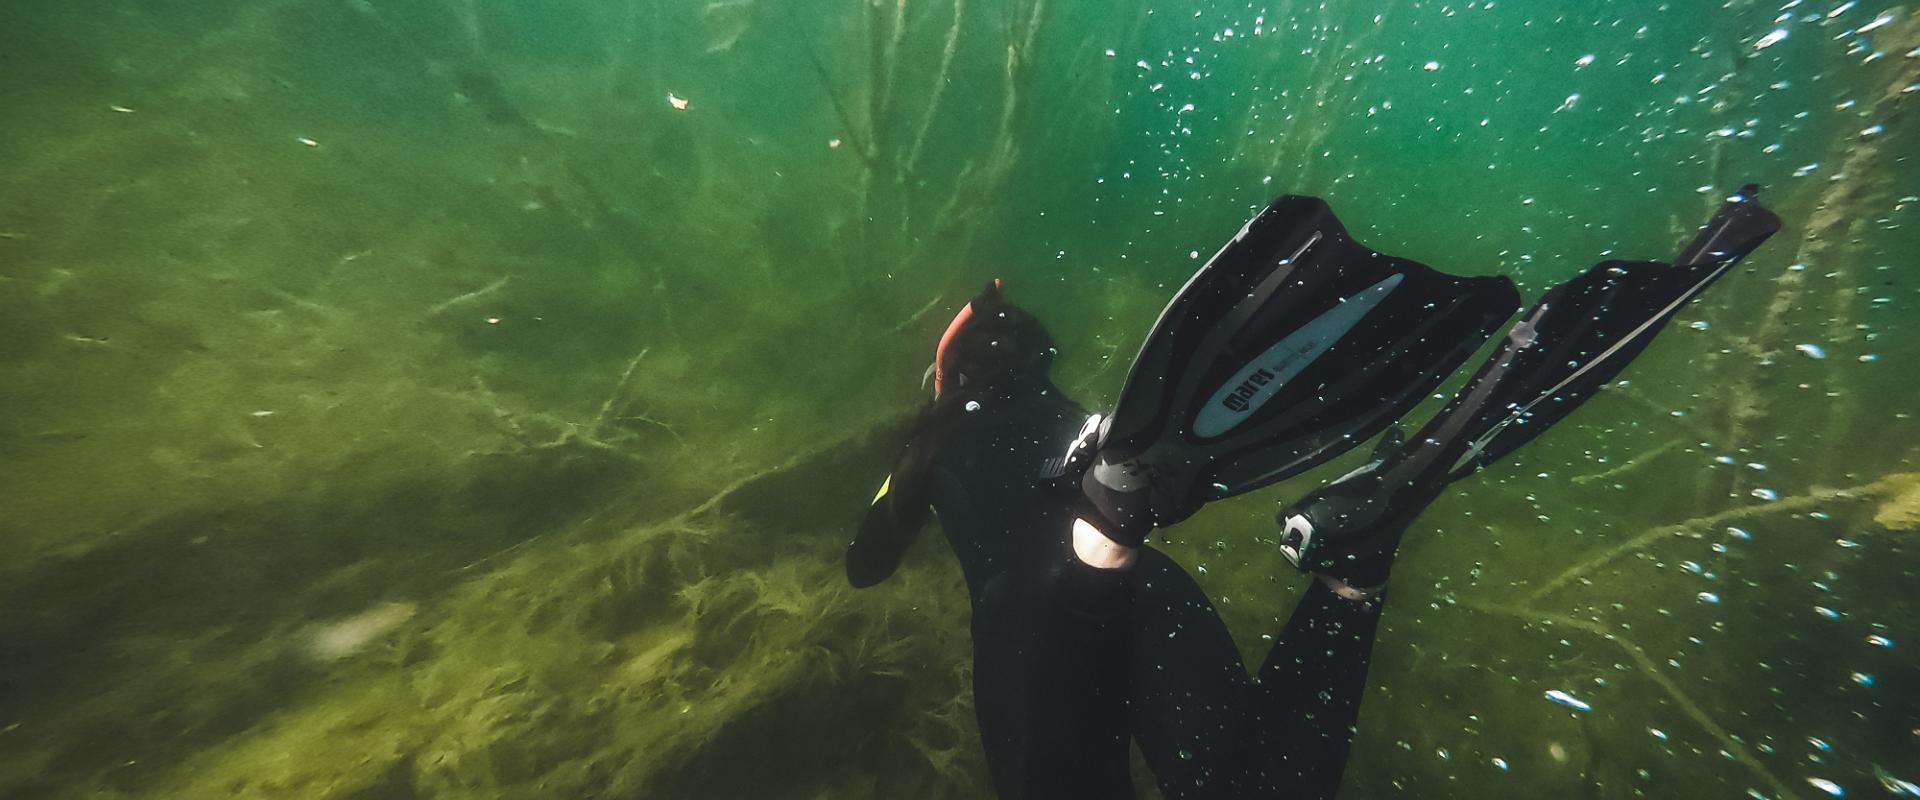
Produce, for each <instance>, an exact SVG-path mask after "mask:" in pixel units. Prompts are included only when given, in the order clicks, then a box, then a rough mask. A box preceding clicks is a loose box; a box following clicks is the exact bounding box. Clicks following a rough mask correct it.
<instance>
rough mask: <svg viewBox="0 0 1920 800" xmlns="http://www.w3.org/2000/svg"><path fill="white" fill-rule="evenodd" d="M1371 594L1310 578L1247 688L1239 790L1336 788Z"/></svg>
mask: <svg viewBox="0 0 1920 800" xmlns="http://www.w3.org/2000/svg"><path fill="white" fill-rule="evenodd" d="M1381 603H1382V601H1381V600H1379V599H1376V600H1370V601H1366V602H1356V601H1352V600H1346V599H1342V598H1341V597H1340V596H1338V595H1336V594H1334V593H1333V590H1331V589H1328V588H1327V587H1326V586H1325V585H1323V584H1321V583H1320V581H1318V580H1315V581H1313V583H1312V584H1311V585H1310V586H1309V587H1308V589H1307V593H1306V595H1305V596H1304V597H1302V598H1301V599H1300V604H1299V605H1298V606H1296V607H1295V608H1294V611H1293V616H1292V617H1291V618H1290V619H1288V620H1287V627H1286V630H1285V631H1284V632H1283V633H1282V634H1281V635H1280V639H1279V641H1278V642H1276V643H1275V644H1274V646H1273V649H1272V650H1270V651H1268V653H1267V661H1266V663H1265V664H1264V665H1262V666H1261V668H1260V675H1259V679H1258V681H1257V682H1256V684H1255V685H1254V687H1253V689H1252V691H1251V697H1250V703H1249V706H1248V710H1249V713H1250V714H1251V716H1250V718H1249V720H1248V722H1247V732H1246V735H1244V736H1243V737H1242V738H1241V742H1240V744H1241V746H1242V747H1243V748H1245V749H1244V750H1243V755H1242V763H1243V764H1244V765H1245V769H1244V773H1243V774H1242V775H1241V776H1240V778H1239V787H1238V788H1239V791H1238V792H1237V793H1236V795H1237V796H1239V797H1246V798H1256V797H1288V798H1301V800H1312V799H1313V798H1331V797H1333V796H1334V794H1335V793H1336V792H1337V791H1339V789H1340V775H1341V773H1342V772H1344V771H1345V770H1346V765H1347V755H1348V752H1349V751H1350V750H1351V749H1352V746H1353V733H1354V725H1355V723H1357V722H1358V721H1359V718H1360V698H1361V696H1362V695H1363V694H1365V692H1366V684H1367V665H1368V663H1369V662H1370V661H1371V659H1372V656H1373V639H1374V635H1375V633H1377V632H1378V630H1379V627H1380V613H1381Z"/></svg>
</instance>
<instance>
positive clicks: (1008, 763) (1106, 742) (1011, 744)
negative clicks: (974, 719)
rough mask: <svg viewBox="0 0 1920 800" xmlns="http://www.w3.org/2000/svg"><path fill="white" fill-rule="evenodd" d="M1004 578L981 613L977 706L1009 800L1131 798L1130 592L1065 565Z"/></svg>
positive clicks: (998, 787)
mask: <svg viewBox="0 0 1920 800" xmlns="http://www.w3.org/2000/svg"><path fill="white" fill-rule="evenodd" d="M1033 566H1034V567H1035V569H1033V570H1032V571H1022V572H1018V573H1016V572H1008V573H1002V574H1001V575H998V576H996V578H995V580H993V581H991V582H990V584H989V586H988V587H987V591H985V592H983V593H982V597H981V599H980V602H978V603H976V605H975V608H974V626H973V631H974V697H975V703H976V710H977V711H978V714H979V720H980V732H981V738H982V739H983V740H984V744H985V745H986V751H987V757H988V762H989V767H990V768H991V770H992V772H993V778H994V789H995V791H996V792H997V793H998V794H999V796H1000V797H1001V798H1002V799H1003V800H1017V799H1019V798H1029V799H1031V800H1052V798H1065V799H1066V800H1073V799H1074V798H1101V799H1102V800H1105V799H1106V798H1113V800H1128V799H1129V798H1132V797H1133V784H1132V778H1131V776H1130V774H1129V769H1128V753H1129V751H1128V733H1129V725H1128V721H1129V720H1128V709H1129V699H1130V698H1131V696H1132V689H1131V679H1132V674H1131V670H1130V666H1131V664H1132V650H1133V641H1134V636H1133V628H1132V624H1131V618H1132V613H1131V595H1132V592H1131V589H1130V587H1129V586H1128V582H1127V576H1126V574H1125V573H1106V572H1105V571H1102V570H1095V569H1094V568H1092V567H1089V566H1086V565H1085V564H1080V563H1078V562H1075V561H1070V560H1068V559H1064V558H1063V559H1061V560H1058V561H1054V562H1053V563H1051V564H1047V565H1033Z"/></svg>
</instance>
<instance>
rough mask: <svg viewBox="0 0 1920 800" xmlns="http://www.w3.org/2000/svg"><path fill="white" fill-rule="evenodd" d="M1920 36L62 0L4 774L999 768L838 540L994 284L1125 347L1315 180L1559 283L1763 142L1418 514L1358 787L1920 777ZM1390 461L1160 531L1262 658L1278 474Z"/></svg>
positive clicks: (995, 2) (1811, 22)
mask: <svg viewBox="0 0 1920 800" xmlns="http://www.w3.org/2000/svg"><path fill="white" fill-rule="evenodd" d="M1916 47H1920V10H1916V9H1915V8H1913V7H1912V6H1911V5H1908V6H1893V7H1887V6H1884V5H1861V4H1855V3H1844V4H1843V3H1841V2H1839V0H1826V2H1821V3H1803V2H1800V1H1799V0H1792V2H1787V3H1785V7H1784V8H1783V7H1782V5H1781V4H1780V3H1771V4H1761V3H1750V2H1742V0H1733V2H1729V3H1726V4H1724V5H1722V4H1717V3H1715V4H1692V3H1682V2H1671V1H1669V2H1649V1H1646V0H1640V1H1636V2H1622V3H1606V4H1597V3H1528V2H1516V1H1511V0H1510V1H1508V2H1498V3H1495V2H1478V1H1476V0H1469V1H1468V2H1461V3H1443V2H1394V3H1368V4H1361V3H1345V4H1331V3H1330V4H1320V3H1314V2H1290V1H1289V0H1282V1H1281V2H1273V3H1267V4H1264V5H1263V4H1260V3H1252V4H1245V3H1218V4H1206V3H1180V4H1175V3H1150V4H1141V3H1126V2H1068V1H1067V0H1025V1H1016V0H936V1H935V2H929V3H920V2H904V0H903V1H902V2H899V3H855V2H834V3H828V2H821V1H818V0H808V1H806V2H775V0H720V1H719V2H712V3H704V2H692V3H661V2H648V3H642V2H617V1H616V0H581V1H580V2H574V3H565V4H561V3H547V2H531V1H530V0H420V1H419V2H394V1H393V0H344V1H341V2H333V1H331V0H265V1H264V2H226V1H224V0H202V2H197V3H155V2H138V1H136V0H111V1H109V2H100V3H84V4H83V3H59V2H48V1H47V0H15V2H12V3H9V4H7V6H6V7H5V8H4V9H0V453H3V454H4V461H5V468H4V470H0V555H3V557H0V795H4V796H6V797H20V798H32V797H82V796H85V797H181V798H203V797H227V796H233V797H286V798H320V797H327V798H366V799H369V800H370V799H372V798H415V797H417V798H440V797H527V798H551V797H594V796H597V797H715V798H722V797H748V796H771V797H807V798H812V797H874V798H897V797H928V798H933V797H979V796H982V795H984V794H985V793H986V792H987V791H988V790H987V788H986V782H985V778H984V766H983V764H982V762H981V759H980V755H979V749H978V745H977V743H976V741H975V740H974V736H975V732H974V730H973V722H972V707H971V699H970V697H969V694H968V691H967V689H966V686H967V684H966V680H967V675H968V672H967V670H968V667H967V639H966V632H965V627H964V626H965V620H966V613H967V612H966V602H965V594H964V589H963V587H962V585H961V583H960V580H959V577H958V573H957V570H956V569H955V566H954V564H953V562H952V559H951V557H950V556H949V555H948V554H947V553H946V552H945V551H944V548H942V547H940V546H939V543H938V541H937V539H929V540H926V541H923V542H922V543H921V545H920V547H919V548H918V550H917V551H916V552H915V553H914V554H913V555H912V557H911V558H910V560H909V563H908V565H907V567H906V568H905V570H904V571H903V573H902V574H901V575H899V576H897V577H896V578H895V580H893V581H892V582H890V583H888V584H886V585H884V586H883V587H880V588H877V589H873V590H868V591H864V592H857V593H856V592H854V591H852V590H849V589H847V588H846V587H845V586H844V585H843V581H842V579H841V576H840V566H839V562H838V559H839V551H840V548H841V547H842V546H843V545H844V542H845V540H846V539H847V538H848V537H849V535H850V532H851V524H852V522H853V521H854V520H855V519H856V517H857V515H858V513H859V510H860V508H861V506H862V505H863V504H864V501H865V499H866V495H867V493H869V492H870V491H871V490H872V482H873V480H874V479H877V478H878V477H879V474H880V472H881V471H882V470H883V469H884V465H885V464H886V459H887V457H888V452H889V450H890V449H891V447H892V442H893V439H892V436H893V435H894V433H893V432H894V431H895V430H896V429H897V426H898V425H899V423H900V421H901V420H902V419H903V415H904V414H905V413H907V412H908V411H909V410H910V409H911V408H912V406H913V404H914V402H915V401H916V398H917V391H918V390H917V382H918V376H919V374H920V370H921V368H922V367H923V366H924V364H925V362H926V359H927V357H928V353H929V352H930V350H931V345H932V342H933V339H934V337H935V336H936V335H937V333H938V330H939V327H940V326H941V325H942V324H943V323H944V321H945V319H946V318H947V317H948V316H949V314H950V313H951V311H952V310H953V309H954V308H955V307H957V306H958V305H959V304H960V303H961V302H963V301H964V299H965V298H966V297H967V296H968V295H969V294H970V293H971V290H972V289H973V288H974V287H976V286H977V285H978V284H979V283H980V282H981V281H982V280H983V279H985V278H986V277H988V276H992V275H998V276H1003V277H1005V278H1006V279H1007V280H1008V281H1009V285H1010V287H1011V288H1012V291H1013V292H1014V295H1015V297H1016V299H1017V300H1019V301H1020V302H1021V303H1023V304H1024V305H1026V306H1028V307H1031V308H1034V309H1036V310H1037V311H1038V312H1039V313H1040V314H1041V315H1042V316H1043V317H1044V318H1045V319H1046V320H1047V321H1048V322H1049V324H1050V325H1051V326H1052V327H1053V329H1054V332H1055V335H1056V337H1057V338H1058V339H1059V340H1060V343H1061V350H1062V359H1061V366H1060V378H1061V380H1062V385H1063V386H1065V387H1067V388H1069V389H1070V390H1071V391H1072V392H1073V393H1074V394H1075V396H1077V397H1080V398H1082V399H1083V400H1085V401H1086V402H1089V403H1092V404H1098V403H1099V402H1101V401H1102V400H1103V399H1107V398H1111V397H1112V395H1113V393H1114V392H1115V391H1116V390H1117V388H1118V384H1119V382H1120V380H1121V378H1122V376H1123V375H1124V372H1125V362H1126V360H1127V359H1128V357H1129V356H1130V355H1131V353H1132V352H1133V349H1134V348H1135V347H1136V346H1137V345H1138V342H1139V337H1140V336H1141V335H1142V334H1143V333H1144V331H1145V329H1146V327H1147V324H1148V321H1149V320H1150V319H1151V317H1152V315H1153V313H1154V312H1155V311H1156V310H1157V308H1158V306H1159V304H1160V303H1162V302H1164V300H1165V298H1166V297H1167V296H1168V294H1169V293H1170V292H1171V290H1172V288H1173V287H1175V286H1177V285H1178V283H1179V281H1181V280H1182V279H1184V277H1185V276H1186V275H1187V274H1188V273H1189V272H1190V271H1191V270H1192V269H1193V268H1194V267H1196V266H1197V265H1198V263H1199V261H1198V259H1199V258H1203V257H1204V256H1205V255H1206V254H1208V253H1211V252H1212V251H1213V249H1214V248H1215V247H1217V246H1218V245H1219V243H1220V242H1222V241H1223V240H1224V238H1225V237H1226V236H1228V235H1230V234H1231V233H1232V232H1233V231H1234V230H1235V229H1237V227H1238V225H1239V224H1240V223H1241V222H1242V221H1243V220H1244V219H1245V217H1246V216H1247V215H1248V214H1249V213H1250V211H1252V210H1253V209H1255V208H1257V207H1259V206H1260V205H1262V204H1264V203H1265V202H1266V200H1268V199H1269V198H1270V197H1271V196H1273V195H1277V194H1281V193H1286V192H1297V193H1312V194H1321V195H1324V196H1327V197H1329V198H1330V199H1331V200H1332V201H1333V203H1334V205H1335V207H1336V208H1338V209H1339V210H1340V212H1341V214H1342V216H1343V217H1344V218H1346V219H1347V220H1348V221H1349V223H1350V224H1351V225H1352V226H1353V228H1354V229H1355V232H1356V233H1357V234H1359V235H1360V236H1361V238H1363V239H1364V240H1365V241H1366V242H1367V243H1368V244H1370V245H1372V246H1374V247H1377V248H1380V249H1383V250H1387V251H1390V252H1396V253H1401V254H1405V255H1408V256H1411V257H1416V258H1419V259H1421V260H1424V261H1428V262H1430V263H1433V264H1435V265H1437V266H1440V267H1442V268H1444V269H1447V270H1451V271H1455V272H1461V273H1473V274H1489V273H1505V274H1511V275H1514V276H1515V277H1516V279H1518V280H1519V281H1520V282H1521V283H1522V286H1523V287H1524V288H1525V289H1526V290H1528V291H1529V292H1538V291H1540V290H1542V289H1544V288H1545V287H1546V286H1549V285H1551V284H1552V283H1553V282H1555V281H1558V280H1561V279H1563V278H1566V277H1568V276H1571V275H1573V274H1574V273H1575V272H1577V271H1579V270H1580V269H1583V268H1584V267H1585V266H1587V265H1588V264H1590V263H1592V262H1594V261H1596V260H1599V259H1601V258H1604V257H1608V256H1617V257H1635V258H1655V257H1661V256H1664V255H1667V254H1668V253H1669V252H1670V251H1671V249H1672V246H1673V245H1674V244H1675V243H1677V242H1678V241H1680V240H1681V238H1682V237H1683V236H1684V234H1685V232H1686V231H1688V230H1690V228H1691V226H1692V225H1693V224H1695V223H1697V222H1698V221H1699V220H1700V219H1702V218H1703V216H1704V214H1705V213H1706V212H1707V211H1708V210H1709V209H1710V208H1712V207H1713V206H1714V205H1715V204H1717V202H1718V200H1719V198H1720V197H1721V196H1723V195H1724V194H1725V193H1727V192H1728V191H1731V190H1732V189H1733V188H1734V187H1736V186H1738V185H1739V184H1740V183H1743V182H1746V181H1750V180H1751V181H1758V182H1760V183H1761V184H1763V185H1764V186H1765V187H1766V189H1767V197H1768V198H1769V202H1770V204H1772V205H1773V206H1774V207H1775V208H1777V209H1778V210H1779V211H1780V212H1781V214H1782V216H1784V217H1786V218H1787V220H1788V229H1787V231H1786V232H1784V233H1783V235H1781V236H1779V237H1776V238H1775V240H1774V241H1773V242H1771V243H1770V244H1768V245H1767V246H1766V247H1765V248H1764V249H1763V250H1761V251H1760V252H1759V253H1758V254H1757V255H1756V257H1755V258H1753V259H1751V260H1750V261H1749V262H1747V263H1746V264H1745V265H1743V266H1742V268H1741V269H1740V271H1739V274H1736V275H1734V276H1732V277H1730V278H1729V279H1728V280H1727V281H1725V282H1724V283H1723V284H1721V285H1720V286H1719V287H1718V288H1716V289H1715V290H1714V292H1713V293H1712V294H1711V295H1710V296H1709V297H1708V298H1707V299H1706V301H1705V302H1704V303H1702V304H1700V305H1698V306H1695V307H1692V308H1689V309H1687V310H1686V311H1685V312H1683V315H1682V317H1681V319H1680V324H1677V325H1675V326H1674V328H1673V330H1671V331H1670V332H1668V333H1667V334H1665V335H1664V337H1663V338H1662V340H1661V342H1660V343H1659V344H1658V345H1656V346H1655V347H1654V348H1653V350H1652V351H1650V352H1649V353H1648V354H1647V355H1646V357H1644V358H1643V359H1642V360H1641V361H1640V362H1639V363H1638V364H1636V365H1635V366H1634V367H1633V368H1632V369H1631V370H1630V371H1629V372H1628V373H1627V374H1626V376H1625V377H1626V378H1627V379H1628V382H1627V384H1626V385H1625V386H1623V387H1619V388H1617V389H1616V390H1612V391H1609V392H1606V393H1604V394H1603V395H1602V396H1600V397H1598V398H1596V399H1595V400H1594V401H1593V402H1592V403H1591V404H1590V405H1589V406H1588V407H1587V408H1585V409H1584V410H1582V411H1581V412H1580V413H1579V414H1578V415H1576V416H1575V417H1574V418H1573V419H1572V420H1571V421H1570V422H1569V424H1567V425H1566V426H1564V427H1563V428H1562V429H1560V430H1556V431H1555V432H1554V433H1552V434H1550V435H1548V436H1546V437H1544V438H1542V439H1541V440H1540V441H1539V442H1537V443H1536V444H1534V445H1533V446H1531V447H1530V448H1528V449H1527V450H1525V451H1523V452H1521V453H1520V454H1519V455H1518V456H1517V457H1516V458H1514V459H1512V460H1510V461H1509V462H1508V463H1506V464H1503V465H1501V466H1498V467H1496V468H1494V469H1491V470H1489V471H1487V472H1485V473H1483V474H1482V475H1480V476H1478V477H1476V478H1474V479H1473V480H1471V481H1468V482H1463V483H1462V484H1461V485H1460V487H1459V491H1457V492H1455V493H1454V494H1453V495H1452V496H1450V497H1448V498H1446V499H1444V500H1443V501H1441V502H1440V503H1439V504H1437V505H1436V506H1435V507H1434V508H1433V509H1432V510H1431V511H1430V512H1429V513H1428V514H1427V515H1426V517H1425V518H1424V519H1423V522H1422V525H1421V530H1420V531H1418V532H1417V533H1416V534H1415V538H1414V539H1413V540H1411V541H1410V542H1409V543H1408V545H1407V546H1406V547H1405V548H1404V549H1403V551H1402V556H1401V560H1400V566H1399V568H1398V569H1396V571H1395V574H1396V576H1397V577H1396V590H1395V591H1396V594H1395V597H1394V599H1393V602H1392V603H1391V605H1390V606H1389V608H1388V612H1387V620H1386V623H1385V630H1384V632H1383V634H1382V636H1381V639H1380V641H1379V644H1378V647H1377V649H1376V661H1375V666H1374V672H1373V676H1372V684H1373V686H1372V687H1371V688H1370V693H1369V696H1368V698H1367V700H1366V702H1365V705H1364V711H1363V716H1362V720H1361V726H1360V730H1359V736H1358V740H1357V743H1356V747H1355V754H1354V759H1353V762H1352V764H1351V765H1350V766H1349V768H1348V770H1347V788H1346V791H1345V792H1344V794H1343V796H1347V797H1356V798H1368V797H1523V796H1537V795H1546V796H1565V797H1607V798H1611V797H1686V796H1699V797H1739V796H1756V797H1767V798H1783V797H1822V796H1827V795H1830V794H1837V793H1838V792H1840V791H1844V792H1845V793H1846V796H1849V797H1879V796H1900V795H1901V794H1902V793H1903V792H1905V793H1906V795H1905V796H1914V792H1915V790H1914V789H1913V788H1912V786H1913V784H1911V783H1903V781H1920V766H1916V765H1920V760H1916V758H1915V756H1914V754H1915V753H1916V752H1920V668H1916V666H1915V664H1916V663H1920V662H1916V661H1915V660H1914V658H1913V655H1912V650H1913V649H1914V648H1916V647H1920V630H1917V629H1916V626H1920V609H1916V600H1915V595H1914V593H1913V589H1912V587H1913V586H1914V579H1915V576H1916V570H1917V568H1920V567H1917V566H1916V565H1920V540H1917V539H1916V536H1920V477H1917V476H1916V472H1920V464H1916V455H1917V451H1916V444H1915V443H1916V442H1920V431H1917V430H1916V421H1915V420H1914V414H1915V413H1917V412H1920V406H1916V404H1915V401H1914V397H1915V395H1916V390H1917V389H1920V381H1916V379H1915V378H1914V377H1913V372H1912V365H1913V364H1914V363H1915V362H1916V359H1920V330H1916V327H1915V326H1916V324H1917V323H1916V322H1915V317H1914V311H1913V309H1914V307H1915V304H1916V303H1917V302H1920V295H1917V294H1916V288H1917V286H1916V281H1915V278H1914V276H1913V271H1912V270H1913V267H1914V255H1913V254H1914V253H1915V252H1916V250H1920V224H1917V222H1920V220H1916V215H1920V197H1916V195H1920V165H1916V163H1915V160H1914V154H1915V153H1920V143H1917V142H1920V132H1917V131H1916V129H1915V127H1914V122H1913V113H1914V111H1913V106H1914V104H1915V103H1916V102H1920V89H1917V88H1916V85H1917V84H1920V54H1916V50H1915V48H1916ZM1343 463H1344V462H1343ZM1341 466H1342V465H1334V466H1330V467H1328V468H1326V470H1325V473H1324V474H1316V475H1310V476H1307V477H1305V478H1302V479H1299V480H1297V481H1294V482H1291V483H1289V484H1287V485H1283V486H1281V487H1277V488H1276V489H1275V490H1271V491H1269V492H1265V493H1262V494H1260V495H1256V496H1253V497H1249V498H1243V499H1241V500H1238V501H1235V502H1229V503H1222V504H1219V505H1217V506H1215V507H1212V508H1209V509H1208V510H1207V511H1205V512H1204V513H1202V514H1201V515H1199V516H1198V517H1196V518H1194V519H1193V520H1191V521H1189V522H1188V523H1185V524H1183V525H1182V526H1180V527H1179V528H1177V529H1174V530H1172V531H1169V532H1168V533H1167V537H1166V539H1167V541H1166V544H1165V546H1166V548H1167V549H1168V550H1169V551H1170V552H1172V553H1173V554H1174V555H1175V556H1176V557H1178V558H1179V559H1180V560H1181V561H1182V562H1183V563H1185V564H1186V565H1188V567H1189V568H1190V569H1192V570H1195V571H1196V572H1198V571H1199V570H1201V569H1202V568H1204V570H1205V571H1204V574H1200V575H1199V578H1200V581H1201V582H1202V584H1203V585H1204V586H1206V587H1207V589H1208V590H1209V591H1210V592H1211V593H1213V594H1214V596H1215V598H1216V602H1217V604H1218V605H1219V607H1220V610H1221V613H1223V614H1224V615H1226V617H1227V618H1228V621H1229V623H1230V624H1231V625H1232V627H1233V629H1234V631H1235V633H1236V635H1237V636H1238V637H1239V638H1240V640H1241V642H1242V643H1243V647H1244V649H1245V650H1246V652H1247V653H1248V654H1249V656H1250V657H1251V658H1253V659H1254V660H1257V659H1258V656H1259V654H1260V653H1261V652H1262V651H1263V650H1264V647H1265V642H1264V640H1263V638H1262V637H1264V636H1267V635H1270V634H1273V633H1276V632H1277V631H1278V629H1279V620H1281V619H1284V617H1285V615H1286V613H1287V612H1288V611H1289V610H1290V609H1291V605H1292V601H1293V599H1294V597H1295V596H1296V594H1297V592H1298V591H1299V588H1300V584H1301V580H1300V579H1299V578H1298V576H1296V575H1295V574H1294V573H1293V572H1292V571H1291V570H1290V569H1289V568H1287V567H1286V565H1285V564H1284V562H1283V561H1282V560H1281V558H1280V557H1279V556H1278V554H1277V553H1276V552H1274V551H1273V550H1272V549H1271V547H1269V546H1267V545H1263V544H1261V543H1260V542H1259V541H1258V539H1260V538H1263V537H1270V536H1271V531H1270V529H1269V526H1270V524H1271V523H1270V514H1271V510H1272V503H1273V502H1274V501H1275V500H1277V499H1280V498H1284V497H1290V496H1294V495H1297V494H1298V493H1300V492H1302V491H1305V490H1306V489H1307V488H1309V487H1310V486H1312V485H1313V482H1314V481H1315V480H1316V479H1323V478H1325V477H1328V476H1329V475H1332V474H1338V473H1337V472H1336V470H1338V469H1340V468H1341ZM1552 690H1559V691H1563V692H1566V693H1568V694H1570V695H1572V696H1575V697H1578V698H1580V699H1581V700H1582V701H1584V702H1586V703H1587V704H1589V705H1590V706H1591V711H1589V712H1586V713H1579V712H1576V711H1573V710H1570V709H1569V708H1567V707H1565V706H1563V705H1558V704H1555V703H1553V702H1550V701H1549V700H1548V699H1546V696H1545V693H1546V692H1548V691H1552Z"/></svg>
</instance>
